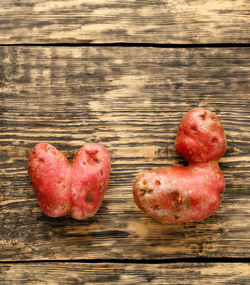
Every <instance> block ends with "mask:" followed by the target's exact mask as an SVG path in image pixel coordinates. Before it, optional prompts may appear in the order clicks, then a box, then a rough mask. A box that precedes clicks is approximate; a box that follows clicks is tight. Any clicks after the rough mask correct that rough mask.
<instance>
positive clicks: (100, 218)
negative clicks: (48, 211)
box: [0, 0, 250, 284]
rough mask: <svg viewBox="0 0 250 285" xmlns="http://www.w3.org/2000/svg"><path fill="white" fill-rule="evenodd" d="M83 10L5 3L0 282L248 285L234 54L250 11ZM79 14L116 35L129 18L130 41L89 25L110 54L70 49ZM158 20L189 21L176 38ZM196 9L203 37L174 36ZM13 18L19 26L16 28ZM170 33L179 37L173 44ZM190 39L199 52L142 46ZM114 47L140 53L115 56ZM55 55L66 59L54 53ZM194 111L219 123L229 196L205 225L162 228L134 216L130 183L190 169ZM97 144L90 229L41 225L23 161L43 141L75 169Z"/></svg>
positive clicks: (244, 81) (245, 140)
mask: <svg viewBox="0 0 250 285" xmlns="http://www.w3.org/2000/svg"><path fill="white" fill-rule="evenodd" d="M82 2H83V1H80V0H79V1H69V2H68V1H41V2H39V3H37V2H36V3H35V1H31V0H30V1H25V2H24V1H18V2H17V1H10V2H7V1H4V2H3V4H1V8H0V12H1V11H2V14H1V15H0V27H1V28H2V30H1V32H0V43H1V44H2V46H0V100H1V104H0V118H1V120H0V126H1V128H0V130H1V132H0V165H1V167H0V171H1V172H0V183H1V192H0V229H1V230H0V249H1V250H0V283H1V284H44V283H47V284H85V283H86V284H96V283H103V284H249V283H250V269H249V257H250V239H249V237H250V219H249V218H250V207H249V206H250V203H249V202H250V198H249V186H250V176H249V169H250V151H249V139H250V111H249V110H250V95H249V78H250V61H249V59H250V48H249V47H247V46H240V43H243V42H244V43H246V42H248V41H249V34H248V33H246V30H247V25H246V23H247V22H249V17H247V15H248V14H249V13H248V10H249V8H248V6H249V3H248V1H224V2H223V3H224V8H223V9H224V10H223V11H224V14H223V13H221V14H220V15H221V17H219V18H218V17H217V16H218V14H217V12H218V11H219V9H220V7H221V6H222V1H221V2H220V1H217V2H216V3H217V4H216V5H215V4H214V1H196V2H195V1H172V2H171V1H170V2H171V5H172V7H174V9H173V10H171V9H167V8H166V7H167V4H166V3H167V1H147V3H146V4H145V3H143V1H129V2H126V4H121V3H122V2H121V1H110V2H109V3H110V4H108V2H107V1H92V2H90V1H88V2H86V1H85V2H86V3H85V5H83V3H82ZM94 2H96V5H94ZM97 2H98V3H97ZM159 2H161V4H162V5H159V6H158V5H156V4H159ZM111 3H112V4H113V7H111V6H112V5H111ZM233 3H235V5H233ZM236 3H237V4H238V5H236ZM174 4H175V5H174ZM122 5H123V6H122ZM169 5H170V3H169ZM185 5H186V6H189V9H186V8H185V7H186V6H185ZM83 6H84V7H85V10H84V11H85V12H84V13H86V14H87V15H89V17H90V18H91V17H92V16H93V14H95V15H96V13H99V17H101V18H102V19H104V18H105V19H106V20H107V19H108V21H109V23H110V25H113V27H114V29H116V28H117V27H118V26H119V23H120V21H122V20H123V19H125V18H123V17H122V16H121V17H118V15H119V13H122V15H124V14H123V13H127V14H126V15H127V16H126V17H128V15H129V17H130V18H129V19H128V18H126V19H128V22H129V27H130V33H127V35H126V37H124V35H123V33H122V32H119V31H118V30H117V32H114V30H112V31H111V32H110V33H106V32H104V30H105V29H106V28H107V27H108V26H107V25H106V22H105V21H104V22H98V21H97V23H96V25H99V28H97V26H96V30H91V27H93V26H91V27H90V26H88V25H87V26H84V25H83V29H82V30H83V31H85V33H88V35H91V41H90V42H98V43H107V42H110V43H111V45H110V46H94V45H91V44H90V45H89V46H86V45H84V44H83V45H80V46H79V45H78V46H77V45H75V43H76V42H78V43H79V42H80V43H82V42H84V40H83V39H84V38H85V37H87V36H86V35H87V34H85V35H84V36H83V34H81V32H79V28H78V27H77V25H79V24H81V22H79V21H80V20H79V19H80V18H81V17H80V16H79V18H77V17H76V18H77V19H78V20H76V24H75V26H70V23H71V22H72V17H73V16H74V15H77V14H79V9H82V7H83ZM29 7H30V8H29ZM42 7H43V8H42ZM87 7H88V8H87ZM119 7H120V8H119ZM138 7H140V9H142V8H143V7H144V14H145V13H146V14H145V15H147V17H146V18H145V19H151V23H152V25H155V26H156V27H155V32H153V33H151V32H150V30H147V29H146V26H145V27H144V28H145V29H144V30H143V31H142V32H141V33H140V32H138V29H139V26H140V27H141V28H142V26H144V24H143V23H144V22H143V21H142V19H141V18H140V17H139V16H138V15H139V14H138V9H139V8H138ZM153 7H155V9H153ZM156 7H157V8H156ZM162 7H165V9H166V11H167V12H168V13H174V14H175V17H176V19H177V18H178V17H180V15H178V13H177V11H180V10H181V9H183V7H184V8H185V9H186V10H185V13H184V12H183V13H184V14H185V15H186V18H185V17H184V18H183V21H184V22H182V23H181V22H178V24H179V25H180V26H179V29H178V28H177V27H176V26H174V24H173V22H171V21H170V22H169V19H168V17H167V16H166V18H165V17H163V10H162ZM230 7H231V8H230ZM38 8H39V9H40V10H39V9H38ZM198 8H199V9H198ZM41 9H42V10H41ZM140 9H139V10H140ZM194 9H196V12H197V13H198V11H199V15H206V14H207V13H208V11H213V12H211V15H210V17H208V18H207V19H205V18H204V19H203V21H207V22H209V23H210V25H208V26H207V30H206V31H205V28H204V26H202V25H201V26H200V27H201V28H200V29H197V26H190V25H184V24H183V23H185V21H187V19H188V17H189V19H191V16H190V15H191V14H190V13H191V11H193V10H194ZM11 11H12V12H13V13H12V14H11ZM93 11H94V12H93ZM115 11H116V16H115ZM131 11H134V14H133V15H132V13H131ZM8 13H9V14H8ZM102 13H103V14H102ZM197 13H196V14H195V15H194V19H195V17H198V16H197V15H198V14H197ZM101 14H102V15H101ZM111 14H112V15H113V16H112V17H111V16H110V15H111ZM225 14H226V16H225ZM236 14H237V15H238V18H237V19H238V21H236V18H235V17H236V16H235V17H233V16H232V15H236ZM18 15H19V16H18ZM20 15H26V17H24V18H20ZM28 15H30V16H28ZM56 15H57V16H56ZM79 15H80V14H79ZM107 15H108V16H107ZM160 15H161V16H160ZM167 15H168V14H167ZM223 15H224V16H223ZM229 15H231V16H232V20H231V21H228V19H229V18H228V17H229ZM8 16H9V18H8V19H7V17H8ZM11 17H13V18H11ZM15 17H19V18H20V19H19V20H20V22H16V24H15V21H14V20H13V19H14V18H15ZM32 17H33V20H32ZM39 17H40V18H44V19H46V17H47V18H48V17H51V18H53V19H57V20H58V19H60V23H59V22H57V24H56V25H52V24H53V23H52V22H49V25H45V26H46V29H47V28H48V29H49V30H46V29H45V28H44V27H41V26H40V27H39V28H37V26H36V25H35V23H36V21H39V19H40V18H39ZM124 17H125V16H124ZM157 17H158V18H159V19H158V18H157ZM163 18H164V21H165V22H164V21H163V22H161V20H162V19H163ZM11 19H12V20H13V21H11ZM81 19H82V18H81ZM133 19H137V20H138V21H132V20H133ZM145 19H144V21H146V20H145ZM157 19H158V20H157ZM178 19H179V18H178ZM226 19H227V20H226ZM233 19H234V21H233ZM90 20H91V19H90ZM224 20H225V21H226V22H227V23H224V26H223V25H221V26H220V25H219V22H220V21H224ZM1 21H2V22H1ZM4 21H5V22H4ZM8 21H9V22H8ZM46 21H48V20H46ZM189 21H190V20H189ZM213 21H214V22H216V23H217V24H218V25H215V24H213V23H214V22H213ZM115 22H116V25H115ZM7 23H9V24H8V25H7ZM138 23H139V24H138ZM167 23H170V24H169V26H170V27H171V29H176V38H174V37H171V35H170V34H169V31H171V29H166V25H167ZM147 25H150V23H149V21H148V22H147ZM232 25H233V26H232ZM31 27H33V28H32V29H31ZM69 27H70V28H69ZM72 27H73V28H72ZM100 27H101V28H100ZM180 27H182V30H180ZM195 27H196V28H195ZM70 29H71V35H73V34H74V35H73V36H72V37H69V36H68V35H69V34H70ZM188 29H190V31H191V32H190V31H189V30H188ZM21 30H22V31H21ZM62 30H63V31H64V32H63V34H64V35H65V36H64V37H63V36H62ZM57 32H58V34H57V36H56V33H57ZM133 33H134V34H136V35H137V36H138V37H137V38H136V39H135V37H133V36H132V35H133ZM52 34H53V35H55V36H54V37H52V36H51V35H52ZM160 34H161V35H160ZM7 35H8V36H7ZM46 35H47V36H46ZM128 35H129V36H128ZM180 35H182V36H180ZM195 35H196V37H197V39H199V40H198V42H199V43H201V46H200V47H197V46H196V47H195V46H192V45H187V46H185V47H182V48H181V47H176V46H175V47H171V45H170V46H155V47H150V46H148V45H147V44H145V43H146V42H147V43H148V42H152V43H194V42H195V41H194V38H195ZM205 35H209V36H208V37H205ZM172 36H173V35H172ZM119 37H120V38H119ZM116 41H124V42H127V43H128V42H130V43H131V42H136V43H141V45H140V46H135V45H134V46H133V44H132V45H128V46H121V45H120V46H119V45H117V44H116V45H115V42H116ZM58 42H60V43H65V44H70V46H63V45H62V46H52V45H51V43H55V44H56V43H58ZM229 42H230V43H237V45H238V46H237V47H236V46H235V47H233V46H230V45H227V43H229ZM11 43H14V44H18V46H10V45H9V44H11ZM24 43H28V44H29V43H30V44H32V43H36V44H37V45H35V46H31V45H28V46H25V45H23V44H24ZM207 43H225V44H224V45H222V46H219V47H211V46H210V47H209V46H207V45H206V44H207ZM42 44H46V45H42ZM196 106H202V107H205V108H208V109H210V110H212V111H215V112H216V114H217V115H218V117H219V118H220V120H221V122H222V124H223V126H224V128H225V131H226V135H227V141H228V149H227V152H226V154H225V155H224V157H223V158H222V159H221V161H220V166H221V169H222V171H223V173H224V175H225V178H226V191H225V195H224V198H223V201H222V204H221V206H220V208H219V210H218V211H217V212H216V213H215V214H214V215H212V216H211V217H210V218H208V219H206V220H203V221H200V222H195V223H187V224H179V225H162V224H160V223H158V222H156V221H155V220H153V219H152V218H150V217H148V216H146V215H144V214H143V213H142V212H141V211H140V210H139V209H138V208H137V207H136V205H135V203H134V201H133V195H132V187H133V183H134V180H135V177H136V176H137V175H138V174H139V173H140V172H141V171H143V170H147V169H152V168H155V167H160V166H164V165H182V164H183V163H185V162H184V161H183V159H182V158H181V157H180V156H179V155H178V154H177V153H176V151H175V148H174V140H175V135H176V131H177V128H178V124H179V122H180V119H181V118H182V115H183V114H184V113H185V112H187V111H188V110H190V109H191V108H193V107H196ZM93 140H94V141H99V142H101V143H102V144H103V145H105V146H106V147H107V148H108V150H109V151H110V154H111V157H112V172H111V179H110V183H109V187H108V191H107V192H106V194H105V198H104V202H103V204H102V206H101V208H100V210H99V211H98V213H97V214H96V215H95V216H94V217H93V218H90V219H88V220H86V221H77V220H74V219H72V218H70V217H69V216H67V217H61V218H56V219H54V218H49V217H47V216H45V215H44V214H43V213H42V212H41V210H40V208H39V206H38V203H37V201H36V199H35V197H34V194H33V189H32V185H31V182H30V180H29V177H28V173H27V158H28V154H29V151H30V150H31V148H32V147H33V146H34V145H35V144H36V143H38V142H42V141H43V142H49V143H52V144H53V145H54V146H56V147H57V148H58V149H59V150H61V151H62V152H63V153H64V154H65V155H66V156H67V157H68V159H69V160H71V159H72V158H73V156H74V154H75V152H76V151H77V149H78V148H80V147H81V146H82V145H83V144H85V143H86V142H89V141H93Z"/></svg>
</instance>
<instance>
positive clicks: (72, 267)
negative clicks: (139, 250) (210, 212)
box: [0, 262, 250, 285]
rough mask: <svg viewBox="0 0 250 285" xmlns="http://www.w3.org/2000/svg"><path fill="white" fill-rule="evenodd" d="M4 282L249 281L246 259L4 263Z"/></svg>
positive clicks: (0, 274) (0, 273) (243, 284)
mask: <svg viewBox="0 0 250 285" xmlns="http://www.w3.org/2000/svg"><path fill="white" fill-rule="evenodd" d="M0 282H1V284H3V285H4V284H6V285H7V284H10V282H11V284H129V285H130V284H157V285H159V284H169V285H171V284H173V285H177V284H183V285H185V284H186V285H189V284H194V285H196V284H197V285H200V284H206V285H210V284H211V285H214V284H225V285H247V284H249V282H250V265H249V264H246V263H201V264H197V263H174V264H133V263H125V264H123V263H121V264H114V263H97V264H89V263H77V262H76V263H67V262H65V263H61V262H58V263H35V264H32V263H25V264H4V265H2V267H1V268H0Z"/></svg>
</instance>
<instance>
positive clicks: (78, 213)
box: [28, 143, 111, 220]
mask: <svg viewBox="0 0 250 285" xmlns="http://www.w3.org/2000/svg"><path fill="white" fill-rule="evenodd" d="M110 168H111V166H110V155H109V153H108V151H107V149H106V148H105V147H104V146H102V145H101V144H97V143H90V144H87V145H85V146H84V147H82V148H81V149H79V150H78V152H77V153H76V155H75V157H74V159H73V162H72V163H69V161H68V160H67V159H66V157H65V156H64V155H63V154H62V153H61V152H60V151H58V150H57V149H56V148H55V147H54V146H52V145H50V144H47V143H39V144H37V145H36V146H35V147H34V148H33V151H32V152H31V154H30V156H29V161H28V171H29V175H30V178H31V181H32V184H33V188H34V191H35V194H36V197H37V199H38V202H39V205H40V207H41V208H42V210H43V212H44V213H45V214H46V215H48V216H50V217H59V216H64V215H66V214H68V213H70V214H71V215H72V217H73V218H75V219H78V220H82V219H86V218H88V217H91V216H93V215H94V214H95V213H96V212H97V210H98V209H99V207H100V205H101V203H102V201H103V196H104V193H105V191H106V189H107V187H108V181H109V176H110Z"/></svg>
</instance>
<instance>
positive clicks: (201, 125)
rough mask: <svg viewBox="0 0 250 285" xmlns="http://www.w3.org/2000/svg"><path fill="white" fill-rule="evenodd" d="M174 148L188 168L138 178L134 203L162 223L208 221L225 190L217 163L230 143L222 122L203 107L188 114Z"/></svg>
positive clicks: (144, 174) (170, 168)
mask: <svg viewBox="0 0 250 285" xmlns="http://www.w3.org/2000/svg"><path fill="white" fill-rule="evenodd" d="M175 146H176V149H177V151H178V152H179V153H180V154H181V155H182V156H183V157H184V158H185V159H186V160H187V161H188V162H189V165H188V166H187V167H184V166H183V167H174V166H173V167H163V168H159V169H155V170H151V171H148V172H144V173H142V174H141V175H139V177H138V178H137V179H136V181H135V183H134V189H133V194H134V199H135V202H136V204H137V206H138V207H139V208H140V209H141V210H142V211H144V212H145V213H146V214H148V215H150V216H152V217H153V218H155V219H156V220H157V221H159V222H162V223H184V222H192V221H198V220H202V219H205V218H207V217H209V216H211V215H212V214H213V213H214V212H215V211H216V210H217V209H218V207H219V205H220V202H221V194H222V193H223V192H224V189H225V181H224V177H223V174H222V172H221V170H220V168H219V165H218V160H219V158H220V157H221V156H222V155H223V154H224V153H225V151H226V146H227V144H226V138H225V134H224V130H223V127H222V125H221V123H220V121H219V119H218V118H217V116H216V115H215V114H214V113H212V112H211V111H209V110H205V109H203V108H195V109H193V110H191V111H189V112H188V113H187V114H185V115H184V117H183V119H182V120H181V123H180V125H179V129H178V133H177V137H176V142H175Z"/></svg>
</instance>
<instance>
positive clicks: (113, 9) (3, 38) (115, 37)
mask: <svg viewBox="0 0 250 285" xmlns="http://www.w3.org/2000/svg"><path fill="white" fill-rule="evenodd" d="M249 13H250V2H249V1H248V0H223V1H222V0H220V1H218V0H209V1H207V0H193V1H190V0H175V1H174V0H171V1H169V0H147V1H138V0H130V1H120V0H87V1H86V0H71V1H67V0H43V1H36V0H27V1H20V0H19V1H17V0H12V1H9V0H2V1H1V7H0V27H1V33H0V43H1V44H23V43H26V44H30V43H36V44H37V43H38V44H39V43H115V42H124V43H128V42H130V43H161V44H190V43H192V44H197V43H198V44H200V43H237V44H239V43H249V41H250V34H249V25H250V17H249Z"/></svg>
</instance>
